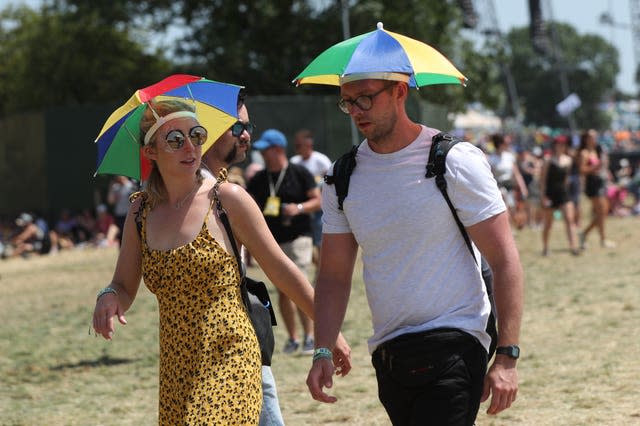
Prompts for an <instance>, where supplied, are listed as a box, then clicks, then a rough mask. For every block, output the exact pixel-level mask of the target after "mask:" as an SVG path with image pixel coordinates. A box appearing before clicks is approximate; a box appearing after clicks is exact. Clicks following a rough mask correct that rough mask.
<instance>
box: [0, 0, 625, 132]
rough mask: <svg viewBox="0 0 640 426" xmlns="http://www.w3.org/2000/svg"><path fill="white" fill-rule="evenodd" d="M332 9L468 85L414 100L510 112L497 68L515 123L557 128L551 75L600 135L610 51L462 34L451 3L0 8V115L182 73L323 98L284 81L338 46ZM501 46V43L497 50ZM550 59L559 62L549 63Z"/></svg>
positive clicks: (611, 70)
mask: <svg viewBox="0 0 640 426" xmlns="http://www.w3.org/2000/svg"><path fill="white" fill-rule="evenodd" d="M343 6H349V29H350V33H351V35H352V36H353V35H358V34H362V33H365V32H369V31H373V30H374V29H375V25H376V23H377V22H378V21H382V22H384V25H385V28H386V29H388V30H390V31H393V32H398V33H401V34H404V35H406V36H409V37H413V38H415V39H418V40H421V41H424V42H426V43H428V44H430V45H432V46H434V47H435V48H436V49H438V50H439V51H440V52H442V53H443V54H444V55H445V56H447V57H448V58H449V59H450V60H451V61H452V62H453V63H454V64H455V65H456V66H457V67H458V68H459V69H460V70H461V71H462V72H463V74H465V75H466V76H467V78H468V79H469V82H468V85H467V87H465V88H463V87H458V86H429V87H426V88H422V89H421V90H420V91H419V95H420V96H421V97H423V98H425V99H426V100H428V101H429V102H432V103H436V104H443V105H446V106H447V108H448V109H449V110H450V111H451V112H455V111H461V110H463V109H464V107H465V105H466V104H468V103H470V102H480V103H482V104H483V105H485V106H486V107H487V108H490V109H492V110H495V111H496V112H498V114H500V115H501V116H503V117H507V116H510V115H512V114H513V111H514V108H513V105H511V104H510V99H509V96H507V91H506V88H505V87H506V86H505V74H504V72H503V71H504V69H505V68H504V66H508V67H509V69H510V70H511V74H512V75H513V80H514V81H515V84H516V86H517V93H518V98H517V102H518V107H519V109H520V110H521V111H522V112H523V117H522V118H523V121H524V123H525V124H535V125H548V126H552V127H567V124H566V120H565V118H563V117H561V116H559V115H558V114H557V113H556V112H555V105H556V104H557V103H558V102H560V101H561V100H562V99H563V92H562V90H561V87H560V79H559V78H558V76H559V72H560V68H559V67H563V68H562V69H563V71H564V72H565V73H566V75H567V77H568V81H569V84H570V86H571V91H572V92H576V93H578V94H579V96H580V98H581V100H582V107H581V108H580V109H579V110H578V111H576V114H575V118H576V122H577V124H578V125H579V126H580V127H594V128H602V129H603V128H607V126H608V125H609V118H608V117H607V116H606V115H605V114H604V113H603V112H601V111H600V110H599V109H598V104H599V103H600V102H601V101H603V100H604V99H607V98H608V97H611V96H612V95H618V96H619V95H620V94H615V93H612V88H613V87H614V82H615V77H616V74H617V73H618V72H619V65H618V52H617V50H616V49H615V48H614V47H613V46H612V45H611V44H610V43H608V42H607V41H606V40H604V39H603V38H601V37H599V36H596V35H589V34H579V33H578V32H577V31H576V29H575V28H573V27H572V26H570V25H568V24H562V23H554V25H556V27H555V28H556V30H557V40H558V43H557V46H555V47H556V50H555V51H554V52H553V54H547V55H545V54H541V53H538V52H536V51H534V50H533V48H532V46H531V42H530V39H529V29H528V28H526V27H523V28H516V29H513V30H512V31H511V32H510V33H509V34H507V35H506V36H505V37H504V40H506V42H507V43H496V41H495V39H493V38H490V37H482V36H481V35H479V34H474V33H473V32H472V31H470V30H468V29H464V23H463V14H462V12H461V10H460V8H459V7H458V2H456V1H452V0H446V1H442V0H351V1H348V0H342V1H340V0H326V1H320V0H238V1H231V0H229V1H226V0H216V1H212V0H140V1H137V0H43V1H42V3H41V5H40V6H39V7H38V8H30V7H27V6H6V7H4V9H2V10H0V55H1V57H2V58H3V60H2V61H0V116H5V115H10V114H15V113H19V112H24V111H32V110H42V109H46V108H48V107H53V106H60V105H76V104H78V105H83V104H99V103H116V104H117V103H121V102H123V101H124V100H126V99H127V98H128V97H129V96H130V95H131V94H132V93H133V92H134V91H135V90H136V89H138V88H141V87H144V86H147V85H149V84H152V83H153V82H155V81H158V80H160V79H162V78H163V77H165V76H166V75H168V74H171V73H177V72H183V73H190V74H196V75H202V76H206V77H207V78H210V79H213V80H218V81H225V82H230V83H235V84H241V85H244V86H246V87H247V91H248V93H249V94H250V95H296V94H326V93H335V94H337V89H335V88H330V87H322V86H315V85H314V87H310V88H309V87H304V86H303V87H300V88H295V87H294V86H293V85H292V84H291V80H292V79H293V78H294V77H295V76H296V75H297V74H298V73H299V72H300V71H302V69H304V67H305V66H306V65H308V64H309V62H311V60H312V59H313V58H315V57H316V56H317V55H318V54H319V53H320V52H322V51H323V50H324V49H326V48H327V47H329V46H331V45H333V44H335V43H337V42H339V41H341V40H342V39H343V35H344V28H343V26H342V25H343V24H342V22H343V21H342V17H343V12H344V9H343ZM505 46H508V47H506V48H505ZM559 59H561V60H559Z"/></svg>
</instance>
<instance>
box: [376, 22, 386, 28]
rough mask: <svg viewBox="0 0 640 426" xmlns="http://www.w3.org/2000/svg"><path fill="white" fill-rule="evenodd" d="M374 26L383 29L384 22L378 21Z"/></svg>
mask: <svg viewBox="0 0 640 426" xmlns="http://www.w3.org/2000/svg"><path fill="white" fill-rule="evenodd" d="M376 28H377V29H379V30H384V24H383V23H382V22H378V23H377V24H376Z"/></svg>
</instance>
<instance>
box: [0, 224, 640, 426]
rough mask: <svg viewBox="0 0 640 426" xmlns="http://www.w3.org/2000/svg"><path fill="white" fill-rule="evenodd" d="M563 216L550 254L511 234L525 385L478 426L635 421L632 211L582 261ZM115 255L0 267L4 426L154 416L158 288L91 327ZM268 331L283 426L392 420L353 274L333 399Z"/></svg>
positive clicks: (639, 313) (637, 323) (638, 334)
mask: <svg viewBox="0 0 640 426" xmlns="http://www.w3.org/2000/svg"><path fill="white" fill-rule="evenodd" d="M561 225H562V224H561V223H560V222H556V224H555V229H554V231H553V233H552V246H551V247H552V250H551V254H550V256H549V257H547V258H543V257H541V256H540V255H539V253H540V241H539V240H540V237H539V233H538V232H534V231H530V230H524V231H520V232H518V233H517V234H516V240H517V242H518V245H519V247H520V250H521V256H522V260H523V264H524V267H525V272H526V308H525V317H524V323H523V330H522V341H521V347H522V351H523V357H522V359H521V362H520V364H519V372H520V378H521V386H520V393H519V397H518V400H517V402H516V404H515V405H514V406H513V407H512V408H511V409H510V410H508V411H506V412H504V413H502V414H500V415H499V416H497V417H488V416H486V415H485V414H484V413H483V412H481V414H480V415H479V417H478V422H477V424H479V425H507V424H509V425H510V424H516V423H517V424H523V425H536V426H537V425H596V424H597V425H600V424H607V425H630V424H640V404H638V401H640V392H639V390H638V383H640V363H638V355H637V354H638V353H640V288H639V287H638V285H639V280H638V276H639V275H640V263H639V262H638V254H637V247H638V241H639V237H640V231H638V225H640V218H624V219H610V220H609V221H608V229H609V234H610V237H611V238H612V239H614V240H616V241H617V242H618V247H617V248H616V249H601V248H599V247H595V240H596V237H595V235H593V237H592V239H593V242H592V246H593V247H590V248H589V249H588V250H587V251H586V252H585V253H584V255H583V256H580V257H578V258H574V257H572V256H571V255H570V254H569V252H568V251H567V250H565V249H564V247H565V246H566V243H565V240H564V231H563V229H562V226H561ZM116 255H117V253H116V251H115V250H111V249H105V250H84V251H74V252H66V253H65V252H63V253H61V254H59V255H58V256H47V257H41V258H32V259H28V260H23V259H14V260H8V261H2V262H0V324H2V326H1V328H0V377H1V378H2V379H1V380H2V386H0V413H2V414H0V424H2V425H43V424H46V425H152V424H155V423H156V422H157V420H156V419H157V416H156V409H157V408H156V405H157V360H158V357H157V353H158V348H157V345H158V343H157V339H158V336H157V323H158V321H157V307H156V304H155V300H154V298H153V296H152V295H151V294H150V293H149V292H148V291H147V290H146V289H144V288H143V287H141V291H140V294H139V296H138V299H137V300H136V303H135V304H134V306H133V308H132V309H131V311H130V312H129V313H128V315H127V318H128V320H129V324H128V325H127V326H126V327H120V328H119V329H118V330H117V333H116V337H115V339H114V340H113V341H111V342H106V341H104V340H102V339H98V338H94V337H92V336H89V335H88V333H87V332H88V328H89V324H90V316H91V312H92V309H93V303H94V297H95V292H96V290H97V289H98V288H100V287H102V286H104V284H105V283H106V282H108V281H109V279H110V277H111V273H112V268H113V265H114V262H115V258H116ZM250 274H251V275H252V276H259V275H260V271H258V270H255V269H253V270H250ZM276 332H277V343H276V345H277V347H276V354H275V356H274V365H273V369H274V372H275V376H276V379H277V381H278V389H279V394H280V399H281V404H282V409H283V413H284V416H285V420H286V421H287V423H288V424H290V425H321V424H322V425H337V424H349V425H386V424H389V421H388V419H387V417H386V415H385V413H384V410H383V409H382V407H381V405H380V403H379V402H378V400H377V389H376V383H375V376H374V371H373V367H372V366H371V363H370V360H369V356H368V354H367V350H366V339H367V337H368V335H369V334H370V322H369V310H368V306H367V303H366V300H365V297H364V291H363V286H362V281H361V279H360V276H359V275H358V276H357V277H356V280H355V282H354V286H353V292H352V296H351V302H350V306H349V311H348V315H347V320H346V323H345V326H344V332H345V335H346V337H347V339H348V340H349V342H350V344H351V346H352V349H353V362H354V369H353V371H352V373H351V374H350V375H349V376H347V377H346V378H340V379H336V381H335V386H334V393H335V395H336V396H337V397H338V398H339V401H338V402H337V403H336V404H333V405H323V404H320V403H317V402H315V401H313V400H312V399H311V398H310V397H309V395H308V393H307V391H306V386H305V384H304V381H305V378H306V373H307V370H308V367H309V363H310V360H309V358H308V357H298V356H286V355H284V354H282V353H280V348H281V346H282V344H283V343H284V340H285V337H284V330H283V327H277V328H276ZM483 408H486V404H485V405H484V406H483ZM481 410H482V409H481ZM482 411H483V410H482Z"/></svg>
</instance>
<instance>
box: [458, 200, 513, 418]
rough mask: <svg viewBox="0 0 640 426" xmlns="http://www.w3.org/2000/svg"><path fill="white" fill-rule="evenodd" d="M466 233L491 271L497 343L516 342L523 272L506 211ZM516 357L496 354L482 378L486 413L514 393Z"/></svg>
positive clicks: (503, 405)
mask: <svg viewBox="0 0 640 426" xmlns="http://www.w3.org/2000/svg"><path fill="white" fill-rule="evenodd" d="M467 231H468V232H469V236H470V237H471V239H472V240H473V242H474V243H475V244H476V246H478V248H479V249H480V252H481V253H482V255H483V256H484V257H485V258H486V259H487V261H488V262H489V265H490V266H491V270H492V272H493V286H494V287H493V293H494V297H495V302H496V310H497V316H498V346H508V345H515V344H518V343H519V338H520V323H521V321H522V308H523V301H524V274H523V271H522V266H521V264H520V256H519V254H518V249H517V247H516V244H515V241H514V240H513V236H512V233H511V227H510V225H509V216H508V213H507V212H502V213H500V214H498V215H496V216H493V217H491V218H489V219H487V220H484V221H482V222H480V223H477V224H475V225H473V226H470V227H469V228H467ZM516 362H517V361H516V360H515V359H512V358H509V357H508V356H506V355H496V357H495V360H494V362H493V364H492V365H491V368H490V369H489V371H488V373H487V376H486V378H485V384H484V391H483V395H482V401H485V400H486V399H487V398H488V397H489V394H490V393H491V395H492V398H491V404H490V406H489V409H488V410H487V413H488V414H498V413H499V412H501V411H502V410H504V409H506V408H509V407H510V406H511V404H512V403H513V401H515V399H516V395H517V393H518V372H517V370H516Z"/></svg>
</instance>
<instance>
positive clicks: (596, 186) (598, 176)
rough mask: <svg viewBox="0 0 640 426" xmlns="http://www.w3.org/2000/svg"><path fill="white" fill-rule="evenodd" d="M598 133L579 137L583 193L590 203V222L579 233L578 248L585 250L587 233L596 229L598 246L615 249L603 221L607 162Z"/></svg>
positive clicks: (590, 132) (605, 206)
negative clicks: (598, 238) (598, 236)
mask: <svg viewBox="0 0 640 426" xmlns="http://www.w3.org/2000/svg"><path fill="white" fill-rule="evenodd" d="M597 137H598V133H597V132H596V131H595V130H588V131H586V132H584V133H582V135H581V136H580V148H579V150H578V153H579V157H580V173H581V174H582V176H583V177H584V193H585V195H586V196H587V197H588V198H589V200H590V201H591V210H592V211H591V214H592V218H591V222H590V223H589V225H587V227H586V228H585V229H584V230H583V231H582V232H581V233H580V235H579V236H580V248H581V249H583V250H584V249H585V248H586V241H587V237H588V236H589V233H590V232H591V231H592V230H593V229H597V230H598V233H599V234H600V246H602V247H606V248H613V247H615V243H614V242H613V241H610V240H608V239H607V238H606V233H605V220H606V218H607V215H608V213H609V202H608V200H607V182H608V181H609V164H608V163H609V161H608V157H607V154H606V153H605V152H604V151H603V149H602V147H601V146H600V144H599V143H598V141H597Z"/></svg>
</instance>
